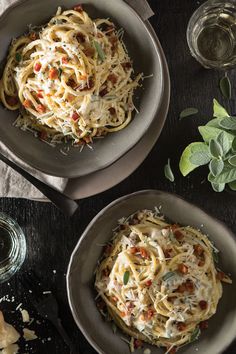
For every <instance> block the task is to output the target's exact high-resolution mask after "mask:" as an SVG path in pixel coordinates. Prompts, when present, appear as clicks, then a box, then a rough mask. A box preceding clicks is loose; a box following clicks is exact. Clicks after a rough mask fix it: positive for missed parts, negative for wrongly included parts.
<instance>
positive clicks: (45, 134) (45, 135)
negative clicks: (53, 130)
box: [39, 130, 48, 140]
mask: <svg viewBox="0 0 236 354" xmlns="http://www.w3.org/2000/svg"><path fill="white" fill-rule="evenodd" d="M47 136H48V135H47V132H46V131H45V130H42V131H41V132H40V133H39V139H40V140H46V138H47Z"/></svg>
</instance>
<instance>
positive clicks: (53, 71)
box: [48, 68, 58, 80]
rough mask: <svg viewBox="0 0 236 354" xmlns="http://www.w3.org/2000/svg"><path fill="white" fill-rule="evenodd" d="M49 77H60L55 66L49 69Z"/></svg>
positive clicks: (52, 78) (51, 78)
mask: <svg viewBox="0 0 236 354" xmlns="http://www.w3.org/2000/svg"><path fill="white" fill-rule="evenodd" d="M48 77H49V79H50V80H54V79H57V78H58V70H57V69H55V68H51V69H50V70H49V74H48Z"/></svg>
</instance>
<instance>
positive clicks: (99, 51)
mask: <svg viewBox="0 0 236 354" xmlns="http://www.w3.org/2000/svg"><path fill="white" fill-rule="evenodd" d="M93 45H94V47H95V49H96V51H97V53H98V56H99V58H100V59H101V61H104V60H105V58H106V55H105V53H104V51H103V49H102V47H101V45H100V43H98V42H97V41H93Z"/></svg>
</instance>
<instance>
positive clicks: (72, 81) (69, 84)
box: [67, 78, 77, 90]
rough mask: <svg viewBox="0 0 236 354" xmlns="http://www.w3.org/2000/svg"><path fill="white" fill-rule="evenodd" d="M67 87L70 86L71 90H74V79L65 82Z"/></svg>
mask: <svg viewBox="0 0 236 354" xmlns="http://www.w3.org/2000/svg"><path fill="white" fill-rule="evenodd" d="M67 85H68V86H70V87H71V88H72V89H73V90H74V89H75V88H76V86H77V84H76V82H75V80H74V79H72V78H70V79H69V80H68V81H67Z"/></svg>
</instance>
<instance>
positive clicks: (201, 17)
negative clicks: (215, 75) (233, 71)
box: [187, 0, 236, 69]
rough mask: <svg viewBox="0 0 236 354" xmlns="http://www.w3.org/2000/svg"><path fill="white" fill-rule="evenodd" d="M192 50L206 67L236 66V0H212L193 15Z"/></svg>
mask: <svg viewBox="0 0 236 354" xmlns="http://www.w3.org/2000/svg"><path fill="white" fill-rule="evenodd" d="M187 41H188V45H189V48H190V51H191V54H192V55H193V56H194V57H195V58H196V59H197V60H198V61H199V62H200V63H201V64H202V65H203V66H204V67H205V68H215V69H228V68H232V67H234V66H236V0H225V1H224V0H209V1H206V2H205V3H204V4H202V5H201V6H200V7H199V8H198V9H197V10H196V11H195V12H194V14H193V15H192V17H191V19H190V21H189V24H188V29H187Z"/></svg>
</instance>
